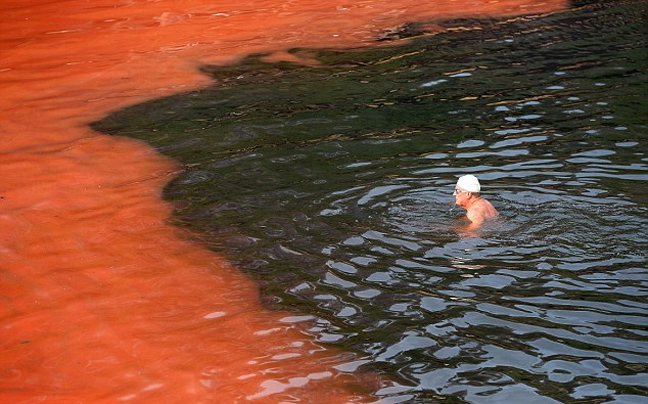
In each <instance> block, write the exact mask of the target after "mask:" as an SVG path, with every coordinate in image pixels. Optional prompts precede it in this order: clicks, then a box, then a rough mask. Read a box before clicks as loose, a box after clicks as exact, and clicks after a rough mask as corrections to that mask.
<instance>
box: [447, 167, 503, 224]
mask: <svg viewBox="0 0 648 404" xmlns="http://www.w3.org/2000/svg"><path fill="white" fill-rule="evenodd" d="M480 191H481V185H479V180H478V179H477V177H475V176H474V175H464V176H462V177H459V180H458V181H457V185H455V190H454V193H453V195H454V197H455V203H456V204H457V205H458V206H461V207H462V208H464V209H466V217H467V218H468V220H470V221H471V222H472V224H471V227H479V226H480V225H481V224H482V223H483V222H484V220H486V219H490V218H493V217H496V216H498V215H499V213H497V210H495V208H494V207H493V205H491V203H490V202H488V201H487V200H486V199H484V198H482V197H481V196H480V195H479V192H480Z"/></svg>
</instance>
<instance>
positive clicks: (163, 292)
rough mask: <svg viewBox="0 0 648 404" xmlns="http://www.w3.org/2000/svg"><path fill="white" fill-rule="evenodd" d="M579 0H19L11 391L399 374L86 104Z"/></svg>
mask: <svg viewBox="0 0 648 404" xmlns="http://www.w3.org/2000/svg"><path fill="white" fill-rule="evenodd" d="M566 1H567V0H547V1H532V0H526V1H521V0H500V1H489V0H482V1H479V0H454V1H452V0H436V1H430V2H423V1H420V0H392V1H388V2H387V1H382V0H364V1H355V2H351V1H341V0H327V1H314V0H292V1H285V0H284V1H279V0H265V1H250V0H241V1H236V2H234V1H224V0H216V1H213V0H175V1H164V0H159V1H155V0H150V1H145V0H121V1H120V0H57V1H53V0H3V1H2V3H1V5H0V11H1V15H2V23H0V84H1V87H0V88H2V96H0V111H1V113H0V308H1V311H0V318H1V320H0V346H1V348H0V349H1V350H0V402H2V403H5V402H6V403H40V402H46V403H79V402H84V403H95V402H136V403H149V402H150V403H203V402H210V403H239V402H259V403H280V402H302V403H343V402H366V401H371V400H372V399H371V398H370V397H371V394H370V393H371V392H372V391H375V390H376V389H377V388H378V387H379V385H380V384H385V383H387V382H386V381H384V380H383V381H380V380H378V378H376V377H373V376H371V375H362V374H358V373H345V372H344V371H342V370H348V369H353V367H354V366H353V361H354V360H357V359H358V358H354V357H353V356H352V355H350V354H348V353H343V352H337V351H335V350H333V349H331V348H324V347H322V346H320V345H318V344H317V343H315V342H314V341H312V340H311V338H309V337H308V336H307V335H305V334H304V333H303V329H305V328H307V327H308V324H309V323H308V321H307V320H305V319H303V318H300V317H296V316H295V315H294V314H289V313H279V312H271V311H268V310H266V309H264V308H263V307H262V306H261V304H260V302H259V297H258V290H257V286H256V285H255V284H254V283H253V282H251V281H250V280H249V279H248V278H246V277H245V276H243V275H241V273H240V272H239V271H238V270H237V269H236V268H233V267H232V266H230V265H229V264H228V263H227V262H226V261H225V260H224V259H223V258H221V257H219V256H217V255H215V254H213V253H211V252H209V251H208V250H206V249H205V248H204V247H203V246H202V245H200V244H199V243H196V242H193V241H190V238H188V237H187V235H186V234H183V233H182V231H180V230H178V229H176V228H174V227H172V226H170V225H169V224H168V223H167V219H168V218H169V215H170V213H171V207H170V206H169V205H168V204H166V203H165V202H163V201H162V200H161V198H160V193H161V189H162V187H163V186H164V184H165V183H166V182H167V181H169V180H170V179H171V178H172V177H173V175H175V174H176V173H177V172H178V170H179V169H180V167H179V166H178V165H177V164H176V163H174V162H173V161H169V160H168V159H166V158H165V157H162V156H160V155H158V154H156V153H155V152H154V151H153V150H151V149H150V148H149V147H147V146H146V145H145V144H142V143H139V142H137V141H133V140H129V139H123V138H114V137H107V136H103V135H99V134H97V133H94V132H93V131H91V130H90V129H89V128H88V127H87V124H88V123H89V122H92V121H94V120H97V119H100V118H101V117H103V116H104V115H106V114H107V113H109V112H110V111H114V110H116V109H119V108H123V107H126V106H128V105H132V104H135V103H139V102H142V101H145V100H149V99H152V98H156V97H161V96H165V95H169V94H173V93H177V92H181V91H187V90H190V89H196V88H199V87H201V86H205V85H207V84H209V83H210V82H209V80H208V78H207V77H205V76H202V75H201V74H199V73H198V71H197V67H198V66H200V65H201V64H205V63H213V64H227V63H231V62H233V61H236V60H239V59H241V58H242V57H244V56H246V55H248V54H250V53H253V52H261V51H263V52H272V53H273V56H272V58H273V59H285V58H290V56H288V55H287V54H286V53H282V51H284V50H286V49H289V48H291V47H297V46H299V47H338V48H342V47H351V46H370V45H373V44H374V38H376V36H377V35H379V34H380V32H382V31H384V30H385V29H389V28H392V27H395V26H398V25H399V24H401V23H403V22H409V21H425V20H431V19H436V18H451V17H452V18H454V17H466V16H483V15H497V16H503V15H506V16H513V15H520V14H529V13H542V12H549V11H553V10H559V9H561V8H563V7H565V6H566ZM526 2H528V3H530V4H526V5H525V3H526ZM349 362H350V364H349ZM344 363H347V365H346V366H344V367H343V368H342V370H338V369H339V367H336V365H340V364H344Z"/></svg>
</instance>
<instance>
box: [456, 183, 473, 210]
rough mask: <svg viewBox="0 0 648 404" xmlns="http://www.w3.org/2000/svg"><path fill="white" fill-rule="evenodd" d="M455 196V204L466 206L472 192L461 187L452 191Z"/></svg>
mask: <svg viewBox="0 0 648 404" xmlns="http://www.w3.org/2000/svg"><path fill="white" fill-rule="evenodd" d="M452 195H454V197H455V204H457V205H458V206H464V205H465V204H466V202H467V201H468V199H469V198H470V195H471V192H469V191H466V190H465V189H462V188H460V187H457V188H455V190H454V192H453V193H452Z"/></svg>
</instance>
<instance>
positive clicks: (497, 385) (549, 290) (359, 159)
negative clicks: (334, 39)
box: [93, 1, 648, 403]
mask: <svg viewBox="0 0 648 404" xmlns="http://www.w3.org/2000/svg"><path fill="white" fill-rule="evenodd" d="M645 12H646V4H645V2H639V1H615V2H600V3H599V2H588V3H583V4H581V7H577V8H575V9H574V10H572V11H569V12H565V13H559V14H554V15H549V16H539V17H534V18H517V19H513V20H488V21H479V20H475V21H470V23H469V24H468V23H467V22H466V21H454V22H446V23H445V24H446V25H448V26H450V25H452V24H454V25H456V26H462V25H463V26H466V27H471V28H470V29H466V30H454V32H452V33H435V34H432V33H422V32H420V31H417V29H416V27H410V29H409V30H410V31H409V32H410V33H412V35H413V36H414V38H413V39H411V41H410V42H407V43H400V42H399V41H395V42H394V43H395V46H393V47H389V48H378V49H359V50H351V51H348V52H339V51H326V50H322V51H318V58H319V59H320V60H321V61H322V63H323V67H321V68H309V67H301V66H295V65H291V64H286V63H279V64H266V63H263V62H262V61H261V58H260V56H255V57H250V58H249V59H248V60H246V61H244V62H243V63H241V64H239V65H236V66H231V67H228V68H216V67H205V69H204V71H205V72H206V73H207V74H210V75H212V76H213V77H214V78H215V80H216V83H215V85H214V87H212V88H209V89H205V90H203V91H197V92H192V93H187V94H181V95H178V96H173V97H168V98H164V99H160V100H156V101H153V102H149V103H145V104H142V105H138V106H134V107H132V108H129V109H126V110H123V111H119V112H116V113H114V114H113V115H111V116H109V117H107V118H106V119H104V120H102V121H101V122H97V123H95V124H94V125H93V127H94V128H95V129H97V130H100V131H103V132H106V133H110V134H115V135H124V136H131V137H135V138H138V139H143V140H145V141H147V142H149V143H150V144H151V145H152V146H154V147H155V148H156V149H157V150H159V151H160V152H162V153H164V154H167V155H169V156H171V157H173V158H175V159H177V160H179V161H180V162H182V164H184V165H185V168H186V170H185V171H184V172H183V173H182V174H180V175H179V176H178V178H176V179H175V180H174V181H172V182H171V183H170V184H169V185H168V186H167V188H166V189H165V192H164V196H165V198H166V199H168V200H169V201H172V202H173V203H175V207H176V211H175V216H174V220H175V221H176V222H177V223H178V224H179V225H181V226H186V227H188V228H189V229H191V230H192V231H193V232H194V233H195V234H196V235H198V237H200V238H201V239H202V240H203V241H204V242H205V244H206V245H208V246H209V247H210V248H212V249H214V250H215V251H217V252H219V253H221V254H224V255H226V256H228V257H229V258H230V259H231V260H232V261H233V262H234V263H236V264H237V265H238V266H240V267H241V268H242V270H244V271H246V272H247V273H248V274H250V275H251V276H253V277H254V278H255V279H257V280H258V281H259V282H260V283H261V284H262V285H263V287H264V291H265V295H266V297H267V301H268V302H269V303H271V304H276V305H278V306H280V307H281V308H282V309H290V310H295V311H298V312H305V313H309V314H312V315H314V316H315V317H316V318H317V321H316V322H315V325H314V326H313V328H312V329H310V330H308V332H309V333H311V334H312V335H313V336H314V337H315V338H317V339H318V340H319V341H321V342H323V343H331V344H336V345H340V346H343V347H344V348H345V349H349V350H353V351H355V352H358V353H359V354H360V355H361V356H362V357H363V358H366V360H367V365H366V366H371V367H373V368H375V369H378V370H380V371H382V372H385V373H388V374H389V375H390V376H391V377H392V378H394V379H397V380H400V382H401V383H402V384H403V385H404V386H405V387H404V391H384V392H383V394H384V395H385V396H391V397H393V398H394V399H395V400H397V399H398V397H406V396H407V397H408V401H407V402H412V403H426V402H430V400H433V399H435V397H439V396H440V397H442V398H443V399H444V401H445V402H453V403H468V402H470V403H493V402H520V400H521V399H520V397H523V398H524V401H525V402H533V403H550V402H551V403H554V402H573V403H585V402H594V401H592V400H596V402H599V401H600V402H603V401H606V400H607V401H606V402H615V401H614V400H617V401H616V402H624V403H625V402H628V403H639V402H641V401H642V400H643V399H645V396H646V393H647V389H646V384H645V377H646V368H647V365H646V364H647V363H648V357H647V356H646V355H647V353H648V344H647V343H646V331H645V329H646V325H647V324H648V320H647V316H646V314H647V313H648V305H646V303H645V301H646V295H647V294H648V293H647V292H648V281H647V276H646V275H647V273H646V253H645V251H648V245H647V244H648V243H647V240H648V231H647V230H646V229H648V203H647V202H646V201H647V195H648V194H647V193H646V186H645V184H646V180H648V157H647V155H646V154H647V153H646V152H647V150H646V142H645V137H646V133H647V132H648V130H647V129H648V128H647V127H646V119H645V117H646V114H645V111H646V110H648V108H647V107H648V105H647V101H646V100H647V97H646V88H647V85H646V83H647V82H648V81H647V80H646V79H647V75H646V62H647V60H648V57H647V55H648V51H647V46H646V41H647V40H646V38H647V37H646V28H645V24H644V21H645V19H644V17H645V15H646V14H645ZM412 35H410V36H412ZM392 39H394V38H392ZM396 44H397V45H398V46H396ZM293 52H295V53H300V52H308V53H309V54H310V53H312V51H311V50H308V51H307V50H300V49H296V50H293ZM466 173H473V174H476V175H478V176H479V177H480V179H481V180H482V182H483V186H484V194H485V196H486V197H487V198H488V199H489V200H491V201H492V202H493V204H494V205H495V206H496V208H497V209H498V210H499V211H500V212H501V214H502V217H501V218H500V219H499V220H497V221H495V222H493V223H490V224H488V225H487V226H484V227H483V228H482V229H480V230H479V232H478V233H477V234H473V235H471V237H465V235H462V232H461V230H460V229H458V228H456V227H455V225H456V223H457V221H458V219H459V218H460V217H461V215H462V211H461V210H460V209H459V208H456V207H455V208H452V205H451V202H452V196H451V194H452V190H453V186H454V183H455V181H456V178H457V177H458V176H459V175H462V174H466Z"/></svg>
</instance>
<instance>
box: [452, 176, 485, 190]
mask: <svg viewBox="0 0 648 404" xmlns="http://www.w3.org/2000/svg"><path fill="white" fill-rule="evenodd" d="M457 188H461V189H465V190H466V191H468V192H479V191H481V186H480V185H479V180H478V179H477V177H475V176H474V175H464V176H461V177H459V180H458V181H457Z"/></svg>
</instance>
